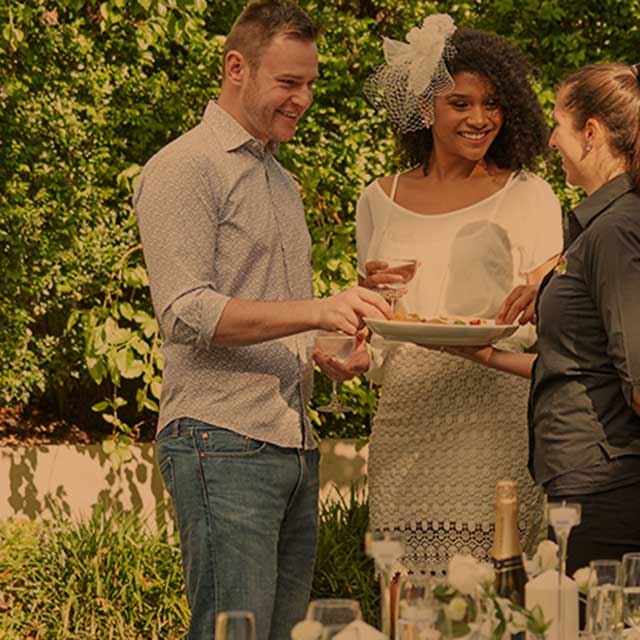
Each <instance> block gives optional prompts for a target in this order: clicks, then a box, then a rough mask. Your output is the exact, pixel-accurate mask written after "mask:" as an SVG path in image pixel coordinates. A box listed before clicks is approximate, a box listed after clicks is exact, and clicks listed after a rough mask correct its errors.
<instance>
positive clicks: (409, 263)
mask: <svg viewBox="0 0 640 640" xmlns="http://www.w3.org/2000/svg"><path fill="white" fill-rule="evenodd" d="M376 260H378V261H380V262H386V263H387V267H386V269H384V270H382V271H379V272H378V273H393V274H395V275H399V276H401V277H402V280H400V281H398V282H389V283H385V284H381V285H380V286H379V287H378V292H379V293H380V295H381V296H382V297H383V298H384V299H385V300H386V301H387V302H388V303H389V304H390V305H391V312H392V314H395V312H396V302H397V301H398V300H400V298H402V296H404V295H405V294H406V293H407V289H406V284H407V283H408V282H409V281H411V280H412V279H413V276H415V275H416V270H417V269H418V261H417V260H416V259H415V258H376Z"/></svg>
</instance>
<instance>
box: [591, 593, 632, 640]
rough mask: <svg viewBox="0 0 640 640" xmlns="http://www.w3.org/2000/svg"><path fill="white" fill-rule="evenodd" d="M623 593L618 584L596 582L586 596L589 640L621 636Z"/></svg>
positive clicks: (608, 639)
mask: <svg viewBox="0 0 640 640" xmlns="http://www.w3.org/2000/svg"><path fill="white" fill-rule="evenodd" d="M622 610H623V593H622V587H621V586H620V585H618V584H611V583H607V584H596V585H592V586H591V587H589V594H588V596H587V631H588V632H589V638H591V640H619V639H620V638H622V631H623V628H624V624H623V622H622V619H623V616H622Z"/></svg>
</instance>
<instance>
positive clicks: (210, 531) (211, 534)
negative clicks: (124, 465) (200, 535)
mask: <svg viewBox="0 0 640 640" xmlns="http://www.w3.org/2000/svg"><path fill="white" fill-rule="evenodd" d="M191 442H192V446H193V451H194V454H195V456H196V460H197V464H198V470H199V476H200V490H201V495H202V501H203V506H204V507H205V518H206V520H207V547H208V549H209V558H210V560H209V563H208V564H209V574H210V578H211V583H212V584H213V611H214V620H213V625H214V628H215V624H216V620H215V619H216V617H217V614H218V598H219V595H220V594H219V592H220V589H219V585H218V580H217V572H216V566H217V564H218V561H217V557H216V547H215V544H214V542H213V541H214V539H215V537H216V536H215V520H214V518H212V515H211V507H210V504H209V491H208V489H207V482H206V479H205V475H204V469H203V466H202V457H201V456H200V453H199V452H198V446H197V444H196V440H195V434H194V433H193V432H191Z"/></svg>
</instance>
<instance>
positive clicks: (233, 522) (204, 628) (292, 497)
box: [156, 418, 319, 640]
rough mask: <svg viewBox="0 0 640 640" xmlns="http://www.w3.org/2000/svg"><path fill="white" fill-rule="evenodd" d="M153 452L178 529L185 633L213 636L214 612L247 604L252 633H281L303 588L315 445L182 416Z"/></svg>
mask: <svg viewBox="0 0 640 640" xmlns="http://www.w3.org/2000/svg"><path fill="white" fill-rule="evenodd" d="M156 455H157V458H158V464H159V466H160V471H161V473H162V477H163V480H164V483H165V486H166V488H167V490H168V492H169V493H170V494H171V497H172V498H173V501H174V505H175V512H176V519H177V524H178V530H179V532H180V544H181V550H182V569H183V573H184V580H185V585H186V589H187V598H188V600H189V605H190V607H191V624H190V627H189V636H188V638H189V640H212V639H213V638H214V627H215V618H216V615H217V613H218V612H219V611H230V610H237V609H244V610H249V611H253V613H254V615H255V617H256V631H257V640H289V638H290V631H291V627H293V625H294V624H295V623H296V622H298V621H300V620H302V619H303V618H304V615H305V610H306V607H307V603H308V601H309V596H310V592H311V581H312V578H313V566H314V562H315V553H316V542H317V527H318V463H319V453H318V451H317V449H316V450H312V451H304V450H301V449H285V448H282V447H277V446H275V445H272V444H268V443H266V442H260V441H258V440H253V439H252V438H248V437H246V436H242V435H239V434H237V433H234V432H232V431H228V430H226V429H222V428H220V427H216V426H213V425H209V424H206V423H204V422H200V421H198V420H192V419H190V418H180V419H179V420H174V421H173V422H171V423H170V424H168V425H167V426H166V427H165V428H164V429H162V431H161V432H160V434H159V435H158V439H157V443H156Z"/></svg>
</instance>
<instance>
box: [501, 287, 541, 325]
mask: <svg viewBox="0 0 640 640" xmlns="http://www.w3.org/2000/svg"><path fill="white" fill-rule="evenodd" d="M538 286H539V285H537V284H521V285H518V286H517V287H515V288H514V289H513V291H512V292H511V293H510V294H509V295H508V296H507V297H506V298H505V299H504V302H503V303H502V305H501V306H500V309H498V314H497V315H496V324H513V323H514V322H515V321H516V319H518V322H519V323H520V324H527V322H531V323H532V324H535V322H536V319H537V318H536V297H537V296H538ZM518 316H520V317H519V318H518Z"/></svg>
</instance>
